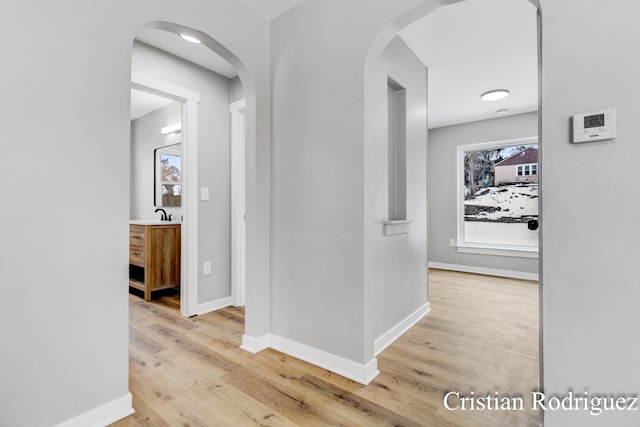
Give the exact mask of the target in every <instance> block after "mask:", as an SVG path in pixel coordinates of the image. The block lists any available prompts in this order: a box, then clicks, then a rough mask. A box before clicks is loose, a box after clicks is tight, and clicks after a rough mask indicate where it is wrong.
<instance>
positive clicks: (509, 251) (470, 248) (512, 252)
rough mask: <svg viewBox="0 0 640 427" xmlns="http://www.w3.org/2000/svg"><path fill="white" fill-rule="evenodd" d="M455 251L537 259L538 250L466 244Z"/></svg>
mask: <svg viewBox="0 0 640 427" xmlns="http://www.w3.org/2000/svg"><path fill="white" fill-rule="evenodd" d="M457 250H458V252H460V253H467V254H481V255H499V256H510V257H517V258H533V259H537V258H538V248H525V247H521V246H500V245H474V244H469V243H466V244H463V245H458V246H457Z"/></svg>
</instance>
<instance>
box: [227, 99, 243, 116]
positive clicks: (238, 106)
mask: <svg viewBox="0 0 640 427" xmlns="http://www.w3.org/2000/svg"><path fill="white" fill-rule="evenodd" d="M245 108H247V100H246V99H241V100H239V101H236V102H232V103H231V105H230V106H229V111H230V112H232V113H233V112H234V111H238V110H244V109H245Z"/></svg>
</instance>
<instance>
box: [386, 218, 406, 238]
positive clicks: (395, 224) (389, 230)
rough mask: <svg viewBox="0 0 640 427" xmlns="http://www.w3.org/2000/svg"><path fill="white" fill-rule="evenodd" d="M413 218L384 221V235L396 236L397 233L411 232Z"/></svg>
mask: <svg viewBox="0 0 640 427" xmlns="http://www.w3.org/2000/svg"><path fill="white" fill-rule="evenodd" d="M412 222H413V221H412V220H408V219H401V220H396V221H385V222H384V235H385V236H395V235H397V234H409V232H411V223H412Z"/></svg>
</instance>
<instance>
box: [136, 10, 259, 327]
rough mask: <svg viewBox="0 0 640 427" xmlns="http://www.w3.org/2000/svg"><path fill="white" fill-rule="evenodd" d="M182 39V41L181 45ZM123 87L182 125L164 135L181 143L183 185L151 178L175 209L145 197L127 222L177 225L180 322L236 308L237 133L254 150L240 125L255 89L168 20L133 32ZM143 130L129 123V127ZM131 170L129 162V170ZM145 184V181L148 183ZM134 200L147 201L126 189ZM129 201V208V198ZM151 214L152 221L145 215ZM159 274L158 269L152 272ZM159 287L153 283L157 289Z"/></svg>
mask: <svg viewBox="0 0 640 427" xmlns="http://www.w3.org/2000/svg"><path fill="white" fill-rule="evenodd" d="M182 36H187V37H192V39H191V43H189V41H187V40H185V39H183V37H182ZM194 41H197V42H196V43H194ZM132 87H133V88H136V89H138V90H142V91H144V92H147V93H151V94H154V95H160V96H164V97H167V98H170V99H172V100H175V101H178V102H180V103H181V105H182V111H181V112H180V114H179V117H178V118H173V119H171V120H172V121H177V122H180V123H182V129H181V130H178V131H177V132H170V134H169V137H171V141H172V142H174V144H175V142H182V145H181V157H182V159H181V160H182V171H181V175H182V179H183V182H181V183H180V185H173V184H170V185H168V184H166V183H165V184H162V183H159V182H157V181H158V179H157V177H156V179H155V181H156V182H154V183H153V185H154V188H155V187H159V186H161V185H162V188H163V189H164V190H165V192H166V188H167V187H168V186H169V187H171V188H172V189H175V188H177V189H178V191H179V193H180V194H179V195H178V200H179V201H180V203H178V205H179V206H176V207H166V206H163V204H162V203H161V202H160V201H159V200H160V199H159V196H157V195H155V197H154V203H153V206H152V207H149V206H146V207H145V208H141V209H136V210H135V211H134V210H133V209H132V215H135V216H137V218H131V219H132V220H136V221H135V222H136V223H137V224H141V225H145V226H148V227H150V226H153V227H157V226H158V225H162V226H167V223H165V222H163V221H162V220H161V219H160V218H162V219H165V217H167V219H168V218H169V217H170V218H171V219H172V220H173V222H177V223H179V224H178V225H179V227H180V229H181V256H180V261H179V264H180V265H181V269H180V270H181V272H180V276H181V280H180V282H181V286H180V301H181V303H180V307H181V312H182V314H183V315H184V316H187V317H188V316H193V315H197V314H202V313H206V312H209V311H213V310H216V309H218V308H222V307H225V306H228V305H236V306H243V305H244V295H245V293H246V292H245V279H244V278H245V277H246V271H245V268H246V262H245V254H246V239H245V237H246V233H245V221H246V214H245V212H246V211H245V205H246V203H245V200H246V191H245V181H246V180H245V176H244V175H245V172H246V168H245V158H244V157H245V153H246V150H245V148H244V145H245V136H246V139H247V141H246V143H248V144H255V137H254V134H255V133H254V132H247V131H246V130H245V128H246V127H247V126H251V125H252V124H253V126H255V101H254V100H255V93H254V90H253V89H252V88H253V85H252V83H251V80H250V79H249V77H248V75H247V72H246V70H245V68H244V66H243V65H242V63H241V62H240V61H239V60H238V58H237V57H235V55H233V54H232V53H231V52H229V51H228V50H227V49H226V48H224V46H222V45H220V44H219V43H217V42H216V41H215V40H213V39H212V38H211V37H209V36H208V35H206V34H204V33H202V32H199V31H196V30H193V29H190V28H186V27H183V26H180V25H177V24H170V23H164V22H156V23H152V24H149V25H147V26H145V27H144V28H142V29H141V30H140V31H139V32H138V34H137V36H136V40H135V42H134V46H133V60H132ZM240 102H241V103H242V106H241V108H239V103H240ZM153 114H156V115H157V114H158V113H157V112H154V113H153ZM146 117H147V116H145V118H146ZM139 120H140V121H141V119H138V120H136V122H137V121H139ZM165 120H166V119H165ZM144 127H145V126H143V125H140V126H132V128H134V129H138V128H144ZM155 131H156V133H157V135H158V139H157V142H156V144H155V145H163V144H165V141H166V140H167V138H168V137H167V136H165V137H164V139H161V138H160V136H159V135H160V133H159V131H160V129H156V130H155ZM175 135H177V136H175ZM174 140H175V141H174ZM151 144H153V142H152V143H151ZM170 145H173V144H170ZM238 145H241V147H238ZM159 148H161V147H154V149H159ZM137 157H142V156H137ZM132 159H133V157H132ZM140 161H142V162H146V163H149V162H150V161H151V158H150V156H146V157H145V158H144V159H142V160H140ZM156 166H157V165H156ZM154 168H155V169H156V170H157V169H158V167H155V166H154ZM136 169H137V167H136V165H135V164H132V171H135V170H136ZM147 169H149V168H147ZM147 182H150V180H149V179H148V177H147ZM134 187H135V188H139V187H141V186H132V188H134ZM143 191H145V192H149V191H154V193H156V192H157V190H156V189H153V190H150V189H149V185H147V186H146V188H145V189H144V190H143ZM173 191H175V190H173ZM136 197H138V198H146V197H147V195H146V194H145V195H138V194H133V193H132V199H133V198H136ZM133 205H136V203H135V201H134V200H132V206H133ZM152 208H153V213H154V214H155V215H153V216H151V217H150V215H151V209H152ZM154 229H155V228H154ZM140 252H141V251H137V253H140ZM163 262H165V261H163ZM150 272H151V273H153V270H151V269H150ZM163 274H165V272H164V271H161V272H160V274H159V275H163ZM149 277H153V276H152V275H151V274H146V275H145V274H144V272H142V274H141V280H138V284H140V282H142V284H141V285H140V286H137V287H138V288H141V289H144V287H145V285H144V280H148V281H149ZM159 280H164V279H159ZM165 282H166V281H165ZM153 285H154V283H151V286H153ZM169 286H170V285H168V284H166V283H160V284H159V286H158V288H157V289H158V290H160V289H161V288H163V287H169ZM148 287H149V286H147V288H148ZM150 294H151V291H148V292H145V299H150Z"/></svg>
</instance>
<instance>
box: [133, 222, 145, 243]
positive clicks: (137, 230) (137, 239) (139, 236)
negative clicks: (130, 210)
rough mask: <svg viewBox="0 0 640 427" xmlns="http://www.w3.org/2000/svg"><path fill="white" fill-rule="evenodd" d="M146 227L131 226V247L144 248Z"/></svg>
mask: <svg viewBox="0 0 640 427" xmlns="http://www.w3.org/2000/svg"><path fill="white" fill-rule="evenodd" d="M144 239H145V227H144V226H143V225H130V226H129V245H130V246H144Z"/></svg>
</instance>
